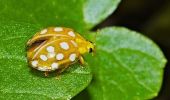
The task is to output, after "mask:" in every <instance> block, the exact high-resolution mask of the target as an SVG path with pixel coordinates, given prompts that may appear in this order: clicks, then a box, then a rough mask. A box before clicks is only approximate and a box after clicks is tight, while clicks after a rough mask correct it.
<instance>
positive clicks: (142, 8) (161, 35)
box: [93, 0, 170, 100]
mask: <svg viewBox="0 0 170 100" xmlns="http://www.w3.org/2000/svg"><path fill="white" fill-rule="evenodd" d="M113 25H115V26H125V27H127V28H129V29H133V30H136V31H139V32H141V33H144V35H146V36H148V37H150V38H151V39H152V40H154V41H155V42H156V43H157V44H158V45H159V46H160V47H161V49H162V50H163V52H164V54H165V56H166V58H167V59H168V61H170V0H122V2H121V3H120V5H119V6H118V9H117V10H116V11H115V13H113V14H112V15H111V16H110V17H108V18H107V19H106V20H105V21H103V22H102V23H101V24H99V25H98V26H96V27H95V28H94V29H93V30H97V29H98V28H103V27H106V26H113ZM169 66H170V63H168V64H167V66H166V68H165V73H164V81H163V85H162V88H161V91H160V93H159V95H158V97H156V98H154V100H170V68H169Z"/></svg>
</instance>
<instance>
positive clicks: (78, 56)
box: [27, 27, 94, 76]
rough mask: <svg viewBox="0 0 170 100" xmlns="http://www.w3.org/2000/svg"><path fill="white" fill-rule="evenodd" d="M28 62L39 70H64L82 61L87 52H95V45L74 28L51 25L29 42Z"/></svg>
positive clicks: (46, 72)
mask: <svg viewBox="0 0 170 100" xmlns="http://www.w3.org/2000/svg"><path fill="white" fill-rule="evenodd" d="M27 47H28V49H27V59H28V63H29V64H30V65H31V66H32V67H33V68H35V69H37V70H39V71H44V72H45V75H46V76H47V75H48V72H50V71H54V70H59V72H63V71H64V70H65V69H66V68H67V67H69V65H71V64H73V63H75V62H76V61H80V63H81V64H84V59H83V57H82V55H83V54H85V53H88V52H89V53H93V52H94V45H93V43H92V42H90V41H87V40H85V39H84V38H83V37H82V36H80V34H78V33H76V32H74V30H73V29H70V28H64V27H49V28H46V29H43V30H41V31H40V32H38V33H36V34H35V35H34V36H33V37H32V38H31V39H30V40H29V41H28V42H27Z"/></svg>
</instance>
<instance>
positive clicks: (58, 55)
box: [56, 53, 64, 60]
mask: <svg viewBox="0 0 170 100" xmlns="http://www.w3.org/2000/svg"><path fill="white" fill-rule="evenodd" d="M63 58H64V55H63V54H62V53H58V54H57V55H56V59H57V60H62V59H63Z"/></svg>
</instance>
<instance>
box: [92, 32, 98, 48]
mask: <svg viewBox="0 0 170 100" xmlns="http://www.w3.org/2000/svg"><path fill="white" fill-rule="evenodd" d="M98 34H99V29H98V30H97V32H95V35H94V37H93V44H94V45H96V38H97V35H98Z"/></svg>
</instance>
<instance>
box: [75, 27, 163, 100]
mask: <svg viewBox="0 0 170 100" xmlns="http://www.w3.org/2000/svg"><path fill="white" fill-rule="evenodd" d="M96 47H97V50H96V55H95V56H94V57H87V58H86V59H87V60H88V62H89V65H90V66H92V67H91V68H92V71H93V74H94V75H93V76H94V77H93V80H92V83H91V84H90V86H89V87H88V88H87V90H86V91H84V92H83V93H82V94H80V95H79V96H83V95H85V96H86V98H89V99H90V100H112V99H113V98H114V99H115V100H146V99H151V98H153V97H155V96H157V94H158V92H159V90H160V87H161V84H162V77H163V68H164V66H165V63H166V59H165V57H164V56H163V54H162V52H161V50H160V49H159V47H158V46H157V45H156V44H154V43H153V41H151V40H149V39H148V38H146V37H144V36H142V35H140V34H139V33H137V32H134V31H131V30H128V29H126V28H121V27H110V28H105V29H103V30H101V31H99V32H98V35H97V40H96ZM91 59H93V60H91ZM79 96H78V97H77V98H75V99H78V98H79Z"/></svg>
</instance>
